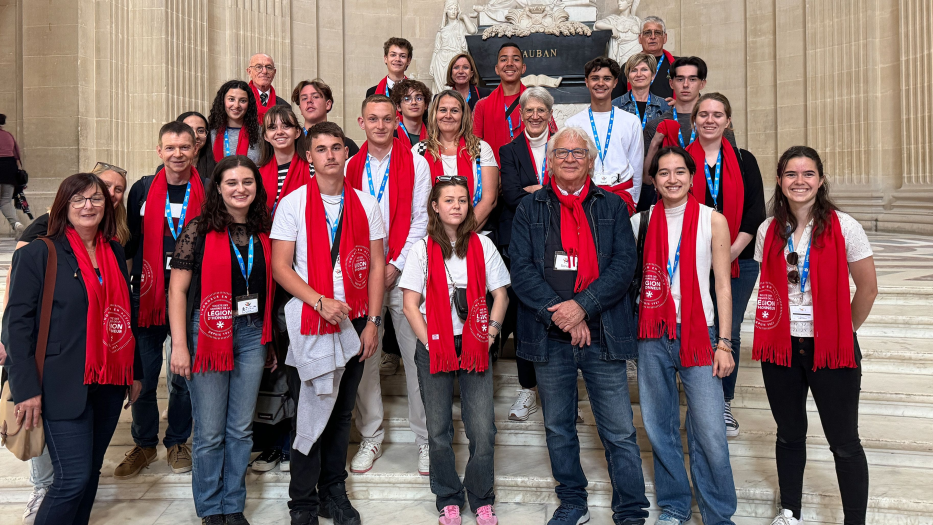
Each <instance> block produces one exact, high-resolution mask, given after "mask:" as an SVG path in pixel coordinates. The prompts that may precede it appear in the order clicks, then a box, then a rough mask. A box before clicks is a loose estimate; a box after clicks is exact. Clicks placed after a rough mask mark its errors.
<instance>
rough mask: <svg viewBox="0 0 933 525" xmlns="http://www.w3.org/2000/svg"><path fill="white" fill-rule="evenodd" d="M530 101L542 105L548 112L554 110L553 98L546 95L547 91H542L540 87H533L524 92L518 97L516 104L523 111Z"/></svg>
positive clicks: (548, 94)
mask: <svg viewBox="0 0 933 525" xmlns="http://www.w3.org/2000/svg"><path fill="white" fill-rule="evenodd" d="M530 99H535V100H537V101H538V102H540V103H542V104H544V105H545V107H547V110H548V112H551V111H553V110H554V97H553V96H551V94H550V93H548V90H546V89H544V88H543V87H541V86H533V87H530V88H528V89H526V90H525V92H524V93H522V96H520V97H518V104H519V106H521V108H522V109H525V105H526V104H527V103H528V101H529V100H530Z"/></svg>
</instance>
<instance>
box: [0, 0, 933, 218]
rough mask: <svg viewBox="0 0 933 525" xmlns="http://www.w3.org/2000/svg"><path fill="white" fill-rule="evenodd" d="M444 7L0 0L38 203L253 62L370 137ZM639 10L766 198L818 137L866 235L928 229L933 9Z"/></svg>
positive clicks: (932, 186) (359, 2)
mask: <svg viewBox="0 0 933 525" xmlns="http://www.w3.org/2000/svg"><path fill="white" fill-rule="evenodd" d="M596 3H597V5H598V6H599V8H600V12H601V13H605V12H608V10H609V9H614V8H615V2H614V1H612V0H597V2H596ZM471 4H472V2H471V1H469V0H461V8H463V9H470V5H471ZM442 9H443V1H442V0H0V68H2V70H3V71H4V72H5V73H6V74H4V75H2V76H0V112H2V113H5V114H7V115H8V119H9V120H8V125H7V129H8V130H10V131H12V132H13V133H14V134H15V135H16V136H17V138H18V140H19V141H20V144H21V146H22V149H23V151H24V154H25V160H26V164H27V169H29V171H30V174H31V176H32V178H33V182H32V183H31V184H30V192H29V195H30V197H32V199H33V201H39V202H46V201H47V200H48V199H49V196H50V195H51V192H53V191H54V189H55V187H56V186H57V182H58V181H59V180H61V178H62V177H64V176H65V175H67V174H70V173H73V172H75V171H77V170H79V169H89V168H90V167H91V166H92V165H93V164H94V162H95V161H97V160H107V161H110V162H114V163H116V164H119V165H122V166H125V167H127V168H128V169H129V170H130V173H131V177H133V178H138V177H139V176H142V175H145V174H148V173H151V172H152V170H153V168H154V166H156V165H157V164H158V158H157V157H156V156H155V146H156V134H157V131H158V128H159V127H160V126H161V124H162V123H163V122H165V121H167V120H170V119H171V118H173V117H175V116H176V115H178V114H179V113H181V112H183V111H187V110H192V109H195V110H199V111H201V112H202V113H205V114H207V113H208V112H209V110H210V103H211V100H212V99H213V96H214V94H215V90H216V88H217V86H219V85H220V84H221V83H222V82H224V81H225V80H228V79H230V78H244V79H245V78H246V72H245V68H246V66H247V65H248V60H249V57H250V55H252V54H253V53H256V52H264V53H268V54H270V55H272V56H273V57H274V59H275V61H276V65H277V68H278V73H277V75H276V79H275V82H274V86H275V88H276V90H277V92H278V94H279V96H281V97H283V98H285V99H289V98H290V95H291V87H292V86H293V85H294V83H296V82H298V81H299V80H301V79H310V78H314V77H316V76H319V77H321V78H323V79H324V80H325V81H327V82H328V83H329V84H330V85H331V87H332V88H333V90H334V95H335V98H336V100H335V104H334V108H333V110H332V111H331V115H330V118H331V120H333V121H335V122H337V123H339V124H341V125H343V126H344V127H345V128H346V130H347V132H348V134H349V135H350V136H351V137H353V138H355V139H361V138H362V131H361V130H360V129H359V127H358V126H357V124H356V123H355V120H356V116H357V114H358V112H359V109H358V108H359V103H360V102H361V100H362V98H363V94H364V92H365V90H366V89H367V88H368V87H369V86H372V85H373V84H375V83H376V82H377V81H378V79H379V78H381V76H382V75H384V71H385V67H384V65H383V62H382V42H384V41H385V40H386V39H387V38H389V37H390V36H399V35H400V36H405V37H407V38H408V39H409V40H411V42H412V44H413V45H414V47H415V52H414V60H413V62H412V66H411V68H410V70H409V76H410V77H413V78H417V79H421V80H425V81H427V80H428V79H429V77H430V75H429V73H428V68H429V66H430V53H431V49H432V48H433V41H434V35H435V33H436V31H437V28H438V27H439V24H440V21H441V11H442ZM638 14H639V15H641V16H646V15H649V14H655V15H659V16H661V17H663V18H664V19H665V20H666V21H667V25H668V33H669V41H668V46H667V47H668V49H669V50H670V51H671V52H673V53H674V54H675V55H685V54H695V55H699V56H702V57H703V58H704V59H705V60H706V61H707V62H708V64H709V66H710V75H709V82H708V85H707V91H721V92H722V93H724V94H725V95H727V96H728V97H729V99H730V100H731V101H732V104H733V108H734V115H733V124H734V126H735V128H736V135H737V137H738V141H739V143H740V144H741V145H742V146H743V147H746V148H747V149H749V150H750V151H752V152H753V153H754V154H755V155H756V157H757V158H758V160H759V164H760V165H761V168H762V172H763V177H764V179H765V186H766V188H768V189H769V191H770V188H771V187H772V186H773V183H772V181H773V175H772V173H773V170H774V166H775V163H776V161H777V158H778V156H779V155H780V153H781V152H782V151H783V150H784V149H786V148H787V147H788V146H791V145H794V144H801V143H803V144H809V145H811V146H813V147H815V148H817V149H818V150H819V151H820V152H821V154H823V155H824V158H825V163H826V170H827V173H828V174H829V176H830V181H831V183H832V185H833V194H834V195H835V196H836V197H837V199H838V200H839V202H840V204H841V205H842V206H843V208H844V209H846V210H847V211H850V212H852V213H853V214H855V215H856V216H857V217H858V218H859V219H860V220H861V221H863V223H865V224H866V225H867V226H869V227H871V228H872V229H877V228H880V229H887V230H903V231H916V232H926V233H933V213H931V212H933V9H931V8H930V3H929V0H821V1H819V2H812V1H807V0H705V1H703V2H697V1H695V0H643V1H642V2H641V3H640V6H639V9H638ZM581 67H582V65H581Z"/></svg>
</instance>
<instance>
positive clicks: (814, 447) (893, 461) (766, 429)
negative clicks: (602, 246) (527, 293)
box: [0, 239, 933, 525]
mask: <svg viewBox="0 0 933 525" xmlns="http://www.w3.org/2000/svg"><path fill="white" fill-rule="evenodd" d="M874 240H875V239H873V241H874ZM0 248H2V247H0ZM931 268H933V266H931ZM881 273H882V272H881V271H880V268H879V275H881ZM929 273H933V271H931V272H929ZM0 277H3V275H2V274H0ZM754 302H755V300H754V297H753V298H752V301H751V302H750V304H751V305H754ZM752 316H753V310H752V308H751V306H750V308H749V311H748V312H747V315H746V318H747V320H748V322H746V323H745V325H744V327H745V329H746V330H748V331H747V332H746V331H743V333H742V341H743V345H742V346H743V355H742V359H741V362H740V363H739V366H740V370H739V376H738V384H737V387H736V398H735V400H734V402H733V412H734V414H735V416H736V418H737V419H738V420H739V422H740V424H741V434H740V435H739V436H738V437H736V438H731V439H730V440H729V446H730V452H731V458H732V467H733V474H734V477H735V485H736V489H737V491H738V502H739V505H738V511H737V513H736V522H737V523H739V524H743V525H744V524H752V523H757V524H768V523H770V519H771V518H772V517H773V516H774V514H775V509H776V505H777V502H778V501H779V495H778V490H777V473H776V468H775V464H774V441H775V424H774V420H773V419H772V417H771V413H770V409H769V406H768V401H767V397H766V395H765V392H764V385H763V382H762V378H761V374H760V366H759V364H758V363H756V362H754V361H752V360H751V358H750V354H751V352H750V348H751V340H752V335H753V334H752V333H751V331H750V330H751V328H752V322H751V318H752ZM931 334H933V286H930V285H929V283H925V282H924V283H922V284H918V285H917V286H913V285H910V286H908V285H906V283H905V282H904V281H903V280H898V279H881V284H880V295H879V298H878V301H877V302H876V304H875V307H874V309H873V311H872V314H871V316H870V317H869V319H868V321H867V322H866V323H865V326H863V327H862V328H861V329H860V330H859V343H860V346H861V349H862V353H863V361H862V364H863V370H864V374H863V378H862V394H861V403H860V409H859V411H860V434H861V439H862V443H863V445H864V447H865V450H866V454H867V456H868V462H869V469H870V476H871V481H870V487H871V488H870V499H869V511H868V522H869V523H872V524H884V525H889V524H891V525H908V524H909V525H921V524H925V525H933V344H931V343H930V342H929V337H930V335H931ZM494 373H495V390H494V393H495V394H494V395H495V413H496V427H497V429H498V434H497V450H496V493H497V499H498V501H499V502H500V506H501V507H503V508H509V509H520V508H525V507H528V508H530V507H534V508H536V509H537V508H540V507H544V508H545V509H546V510H547V512H544V511H542V512H541V513H540V514H541V515H542V516H544V515H546V514H548V513H549V512H550V510H551V509H553V507H554V505H555V504H556V503H557V499H556V497H555V495H554V490H553V489H554V485H555V481H554V480H553V478H552V477H551V475H550V465H549V461H548V454H547V448H546V444H545V436H544V428H543V419H542V415H541V412H540V411H539V412H537V413H535V414H533V415H532V416H531V417H530V418H529V420H528V421H525V422H514V421H509V420H508V410H509V405H510V404H511V402H512V401H513V400H514V396H515V390H516V389H517V388H518V381H517V377H516V369H515V362H514V360H512V359H508V358H503V359H500V360H499V362H497V363H496V364H495V366H494ZM620 380H621V378H620ZM404 382H405V377H404V374H403V372H402V370H399V372H398V373H397V374H395V375H392V376H387V377H383V378H382V388H383V394H384V403H385V416H386V417H385V423H384V425H385V431H386V438H385V448H384V450H385V452H384V454H383V456H382V457H381V458H380V459H379V460H377V461H376V463H375V465H374V468H373V469H372V470H371V471H370V472H368V473H366V474H361V475H356V474H351V475H350V478H349V480H348V488H349V490H350V492H351V499H353V500H354V501H357V502H360V504H361V505H363V506H364V507H365V508H367V509H370V510H369V511H368V513H369V514H368V515H370V516H373V517H376V518H378V517H381V516H389V515H392V516H395V514H394V513H393V511H391V509H393V508H395V507H399V506H401V507H403V508H404V507H406V506H412V507H414V506H420V507H422V508H424V507H433V500H434V498H433V495H432V494H431V492H430V487H429V483H428V479H427V478H425V477H422V476H420V475H418V474H417V472H416V471H415V466H416V460H417V447H416V446H415V444H414V435H413V434H412V433H411V431H410V430H409V428H408V421H407V399H406V397H405V393H406V389H405V384H404ZM629 390H630V393H631V396H632V403H633V410H634V413H635V424H636V427H637V429H638V443H639V445H640V447H641V450H642V459H643V468H644V471H645V478H646V482H647V489H648V497H649V500H650V501H651V503H652V515H653V516H656V515H657V508H656V500H655V497H654V485H653V472H652V471H653V464H652V457H651V446H650V443H649V442H648V439H647V436H646V434H645V432H644V428H643V424H642V421H641V415H640V410H639V406H638V388H637V384H636V383H635V382H634V381H629ZM578 391H579V393H580V407H581V408H582V410H583V415H584V420H585V421H584V423H583V424H580V425H578V426H577V429H578V432H579V436H580V445H581V448H582V451H581V456H582V463H583V468H584V470H585V472H586V473H587V476H588V478H589V487H588V491H589V502H590V505H591V506H592V507H593V510H594V517H593V521H591V523H594V524H604V523H605V524H611V519H610V516H611V512H609V511H608V509H607V508H606V507H608V506H609V502H610V498H611V487H610V484H609V481H608V476H607V472H606V460H605V455H604V453H603V451H602V447H601V444H600V442H599V438H598V436H597V433H596V427H595V424H594V419H593V415H592V412H591V411H590V408H589V403H588V401H587V396H586V391H585V388H583V385H582V379H581V380H580V382H579V383H578ZM158 396H159V399H160V405H161V406H162V408H164V406H165V405H166V403H167V402H166V397H167V391H166V387H165V383H164V381H163V382H162V384H161V385H160V389H159V394H158ZM681 405H682V411H686V406H685V402H684V400H683V398H682V401H681ZM808 413H809V417H810V425H809V432H808V464H807V471H806V477H805V481H804V497H803V503H804V510H803V517H804V519H805V520H806V523H807V524H808V525H811V524H831V523H842V521H843V513H842V504H841V501H840V498H839V491H838V488H837V483H836V473H835V469H834V465H833V461H832V455H831V453H830V451H829V448H828V445H827V443H826V439H825V437H824V434H823V430H822V426H821V424H820V422H819V416H818V414H817V412H816V408H815V406H814V405H813V403H812V400H811V401H810V403H808ZM459 418H460V414H459V408H458V407H456V406H455V408H454V420H455V423H454V428H455V438H454V439H455V443H456V445H455V449H456V452H457V460H458V470H459V471H460V472H462V471H463V468H464V465H465V462H466V458H467V456H468V451H467V440H466V436H465V434H464V431H463V426H462V424H461V423H460V421H459ZM681 420H682V421H683V417H682V418H681ZM163 427H164V422H163ZM129 429H130V417H129V411H127V412H125V413H124V414H123V417H122V418H121V422H120V424H119V426H118V428H117V431H116V433H115V435H114V437H113V440H112V443H111V447H110V450H109V451H108V454H107V458H106V460H105V463H104V467H103V471H102V473H103V477H102V479H101V487H100V491H99V493H98V499H99V500H102V501H107V500H137V499H144V500H188V501H190V500H191V479H190V475H187V474H182V475H178V474H172V473H171V470H170V469H169V468H168V466H167V464H166V463H165V461H164V454H165V452H164V450H161V448H160V451H159V454H160V461H158V462H157V463H155V464H153V465H152V466H151V467H149V468H148V469H146V470H144V471H143V473H142V474H141V475H140V476H138V477H137V478H136V479H134V480H131V481H126V482H118V481H115V480H114V479H113V478H112V471H113V467H115V466H116V464H117V463H118V462H119V461H120V460H121V459H122V457H123V455H124V453H125V452H126V451H127V450H129V449H130V448H131V446H132V439H131V437H130V430H129ZM354 434H355V430H354ZM681 437H682V438H683V439H684V441H685V433H684V431H683V429H682V430H681ZM353 440H354V442H356V441H357V440H358V435H354V436H353ZM355 452H356V446H355V444H351V446H350V452H349V454H350V455H351V456H352V454H353V453H355ZM348 459H349V458H348ZM688 461H689V458H688ZM288 480H289V474H287V473H282V472H279V470H278V469H275V470H273V471H271V472H268V473H265V474H261V475H257V474H253V473H250V474H248V478H247V491H248V497H249V498H250V500H251V501H252V502H253V503H251V505H253V507H255V505H257V504H260V505H262V504H265V502H263V501H259V502H256V501H254V500H282V501H279V503H277V505H278V506H281V507H284V500H287V499H288ZM30 490H31V489H30V487H29V484H28V466H27V465H25V464H23V463H20V462H19V461H17V460H16V459H15V458H13V457H12V456H11V455H9V454H2V453H0V509H6V508H8V507H10V506H9V505H3V504H4V503H11V504H12V503H20V502H24V501H25V500H26V499H27V497H28V494H29V492H30ZM370 501H371V503H372V504H373V505H374V506H373V507H370V506H367V505H368V502H370ZM392 505H395V507H393V506H392ZM380 509H385V510H384V511H380ZM428 510H430V509H428ZM95 512H96V511H95ZM280 514H281V513H280ZM247 515H248V516H249V513H248V514H247ZM505 515H506V514H504V513H502V512H500V516H502V517H503V518H504V517H505ZM512 515H516V514H515V513H514V512H513V513H512ZM518 515H521V513H518ZM366 516H367V513H366V512H364V522H366V523H403V521H399V520H398V518H394V519H388V521H386V520H385V519H383V520H380V519H373V520H369V521H366ZM254 521H255V518H254ZM545 521H546V520H545ZM182 522H187V521H182ZM429 522H431V521H430V520H427V521H424V523H429ZM467 522H471V521H470V520H465V523H467ZM511 522H521V523H536V524H540V523H543V521H540V517H538V515H537V514H536V517H535V518H534V519H533V520H528V521H525V520H520V519H517V518H516V519H515V520H513V521H511ZM0 523H6V522H5V521H3V518H0ZM11 523H12V522H11ZM176 523H178V522H176ZM418 523H422V521H418ZM503 523H506V521H503ZM691 523H697V524H698V523H700V518H699V515H698V513H694V518H693V520H692V522H691Z"/></svg>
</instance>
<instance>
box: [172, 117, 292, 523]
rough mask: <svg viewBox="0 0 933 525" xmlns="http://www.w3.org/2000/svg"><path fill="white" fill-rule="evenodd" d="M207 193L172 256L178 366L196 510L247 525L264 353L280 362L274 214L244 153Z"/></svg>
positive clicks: (228, 161)
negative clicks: (189, 427) (273, 348)
mask: <svg viewBox="0 0 933 525" xmlns="http://www.w3.org/2000/svg"><path fill="white" fill-rule="evenodd" d="M250 107H252V108H255V105H251V106H250ZM254 110H255V109H254ZM206 193H207V195H206V197H205V200H204V204H203V205H202V208H201V215H200V216H199V217H197V218H195V219H192V220H191V222H189V223H188V225H187V226H185V229H184V231H183V232H182V234H181V236H180V237H179V239H178V243H177V244H176V246H175V253H174V255H173V257H172V262H171V266H172V279H171V280H170V285H169V286H170V287H169V299H168V301H169V312H168V313H169V319H170V320H171V322H170V326H171V329H172V361H171V370H172V373H173V374H178V375H180V376H183V377H184V378H185V379H187V380H188V388H189V391H190V392H191V409H192V419H194V422H195V425H194V429H195V430H194V454H193V464H192V467H193V469H192V478H191V480H192V482H191V487H192V490H193V492H194V504H195V508H196V509H197V513H198V516H199V517H201V518H202V521H203V523H208V524H216V525H221V524H224V523H226V524H228V525H229V524H237V525H243V524H247V521H246V518H244V517H243V508H244V506H245V505H246V468H247V465H248V464H249V455H250V451H251V450H252V446H253V440H252V421H253V411H254V410H255V408H256V397H257V396H258V394H259V382H260V379H261V378H262V370H263V368H264V367H265V365H266V362H267V359H266V357H267V355H269V356H270V359H269V361H270V364H271V363H272V362H274V360H273V359H272V356H274V353H269V354H267V352H266V347H265V344H266V343H268V342H269V341H270V340H271V339H272V321H271V315H272V304H271V300H272V295H273V294H272V290H273V287H274V286H275V284H274V281H273V280H272V265H271V263H270V261H271V243H270V242H269V234H268V233H269V229H270V228H271V226H272V220H271V218H270V217H269V210H268V209H267V208H266V193H265V190H264V189H263V186H262V184H261V182H260V175H259V169H257V168H256V165H255V164H253V162H252V161H251V160H249V159H248V158H246V157H244V156H242V155H235V156H230V157H227V158H225V159H223V160H221V161H220V162H219V163H218V164H217V167H216V168H215V169H214V173H213V175H212V176H211V184H210V187H209V189H208V190H207V192H206Z"/></svg>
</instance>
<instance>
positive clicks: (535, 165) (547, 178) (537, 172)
mask: <svg viewBox="0 0 933 525" xmlns="http://www.w3.org/2000/svg"><path fill="white" fill-rule="evenodd" d="M522 137H525V146H527V147H528V156H529V157H531V167H532V168H533V169H534V172H535V180H537V179H538V176H539V175H540V174H541V171H540V170H538V163H537V162H535V154H534V152H533V151H531V141H530V140H528V134H526V133H522ZM548 140H550V137H548ZM544 164H545V166H544V176H543V177H541V179H542V180H543V182H541V185H542V186H547V185H548V184H550V182H551V175H550V173H549V172H548V169H547V147H546V146H545V148H544Z"/></svg>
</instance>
